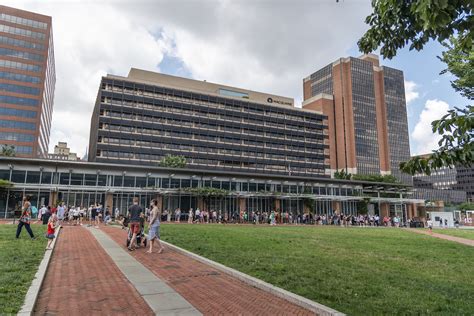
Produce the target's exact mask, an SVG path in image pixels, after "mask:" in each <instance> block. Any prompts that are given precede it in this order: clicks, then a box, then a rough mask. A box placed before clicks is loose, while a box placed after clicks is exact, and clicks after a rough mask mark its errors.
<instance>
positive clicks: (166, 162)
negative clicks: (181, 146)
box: [160, 155, 186, 168]
mask: <svg viewBox="0 0 474 316" xmlns="http://www.w3.org/2000/svg"><path fill="white" fill-rule="evenodd" d="M160 166H161V167H168V168H184V167H186V158H185V157H184V156H174V155H166V157H164V158H163V159H162V160H161V161H160Z"/></svg>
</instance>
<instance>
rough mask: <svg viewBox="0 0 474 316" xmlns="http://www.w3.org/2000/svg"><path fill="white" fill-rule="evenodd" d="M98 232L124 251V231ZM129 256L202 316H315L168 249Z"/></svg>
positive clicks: (111, 228)
mask: <svg viewBox="0 0 474 316" xmlns="http://www.w3.org/2000/svg"><path fill="white" fill-rule="evenodd" d="M101 230H102V231H104V232H106V233H107V234H108V235H109V236H110V237H111V238H112V239H113V240H114V241H115V242H116V243H117V244H118V245H120V246H121V247H122V248H123V249H125V240H126V232H125V231H124V230H120V229H117V228H113V227H102V228H101ZM131 254H132V256H133V257H135V258H136V259H137V260H138V261H139V262H140V263H142V264H143V265H144V266H145V267H146V268H148V269H149V270H151V271H152V272H153V273H154V274H155V275H156V276H157V277H158V278H160V279H162V280H164V281H166V283H167V284H168V285H169V286H170V287H171V288H173V289H174V290H175V291H176V292H178V293H179V294H180V295H181V296H182V297H184V298H185V299H186V300H187V301H188V302H189V303H191V304H192V305H193V306H195V307H196V308H197V309H199V310H200V311H201V312H202V313H203V314H204V315H313V314H314V313H312V312H311V311H309V310H306V309H304V308H302V307H300V306H298V305H296V304H294V303H291V302H289V301H287V300H285V299H282V298H279V297H277V296H275V295H273V294H271V293H268V292H266V291H263V290H260V289H257V288H255V287H252V286H250V285H248V284H246V283H244V282H242V281H240V280H238V279H236V278H234V277H231V276H229V275H227V274H225V273H222V272H221V271H219V270H217V269H215V268H213V267H210V266H208V265H206V264H203V263H201V262H199V261H196V260H194V259H191V258H189V257H187V256H185V255H183V254H180V253H178V252H175V251H172V250H170V249H166V250H165V252H163V253H162V254H157V253H154V254H148V253H146V252H145V249H138V250H136V251H134V252H132V253H131Z"/></svg>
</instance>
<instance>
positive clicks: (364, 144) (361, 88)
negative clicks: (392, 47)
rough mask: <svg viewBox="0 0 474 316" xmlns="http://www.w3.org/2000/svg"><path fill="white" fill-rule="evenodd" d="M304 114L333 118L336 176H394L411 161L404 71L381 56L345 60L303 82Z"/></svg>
mask: <svg viewBox="0 0 474 316" xmlns="http://www.w3.org/2000/svg"><path fill="white" fill-rule="evenodd" d="M303 92H304V102H303V108H304V109H311V110H315V111H320V112H322V113H323V114H324V115H326V116H327V117H328V134H329V153H330V154H329V156H330V160H329V161H330V169H331V173H334V172H335V171H337V170H341V169H343V170H345V171H346V172H348V173H351V174H366V175H368V174H382V175H385V174H392V175H394V176H395V177H397V178H398V179H399V180H400V181H402V182H403V183H406V184H411V177H410V176H409V175H405V174H402V173H401V172H400V170H399V167H398V166H399V164H400V162H403V161H406V160H408V159H410V145H409V139H408V123H407V111H406V102H405V89H404V80H403V72H402V71H400V70H397V69H393V68H390V67H385V66H380V64H379V60H378V57H377V56H376V55H372V54H369V55H364V56H361V57H359V58H354V57H349V58H340V59H338V60H336V61H335V62H333V63H331V64H329V65H327V66H325V67H323V68H321V69H320V70H318V71H316V72H314V73H313V74H311V75H310V76H308V77H306V78H305V79H304V80H303Z"/></svg>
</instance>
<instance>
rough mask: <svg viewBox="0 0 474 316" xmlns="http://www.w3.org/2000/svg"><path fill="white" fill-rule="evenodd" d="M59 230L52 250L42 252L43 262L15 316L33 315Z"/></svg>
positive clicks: (59, 229)
mask: <svg viewBox="0 0 474 316" xmlns="http://www.w3.org/2000/svg"><path fill="white" fill-rule="evenodd" d="M61 228H62V227H59V228H58V229H57V230H56V232H55V237H54V240H53V242H52V245H51V247H52V248H53V249H51V250H47V251H45V252H44V257H43V260H41V263H40V265H39V266H38V271H36V274H35V277H34V278H33V281H32V282H31V285H30V288H29V289H28V292H27V293H26V296H25V301H24V302H23V306H22V307H21V310H20V311H19V312H18V314H17V315H21V316H26V315H33V311H34V309H35V305H36V301H37V300H38V296H39V292H40V290H41V285H42V284H43V281H44V278H45V276H46V272H47V271H48V266H49V262H50V261H51V257H52V255H53V251H54V248H55V246H56V240H57V239H58V236H59V232H60V231H61Z"/></svg>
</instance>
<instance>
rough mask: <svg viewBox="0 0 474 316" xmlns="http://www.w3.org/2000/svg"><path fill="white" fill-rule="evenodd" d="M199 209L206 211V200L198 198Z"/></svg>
mask: <svg viewBox="0 0 474 316" xmlns="http://www.w3.org/2000/svg"><path fill="white" fill-rule="evenodd" d="M197 207H198V208H199V209H200V210H201V211H202V210H204V198H203V197H202V196H199V197H198V198H197Z"/></svg>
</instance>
